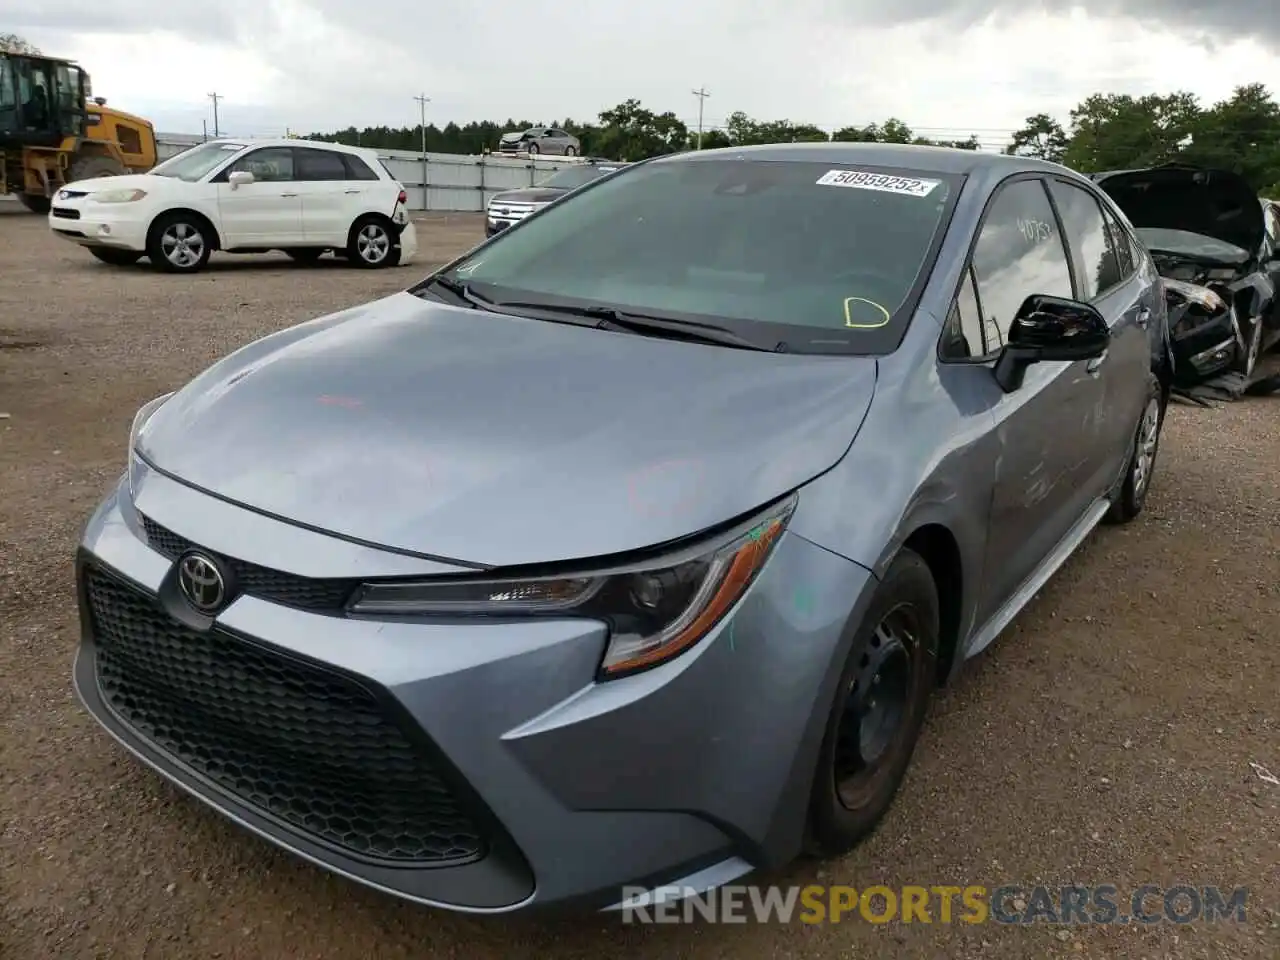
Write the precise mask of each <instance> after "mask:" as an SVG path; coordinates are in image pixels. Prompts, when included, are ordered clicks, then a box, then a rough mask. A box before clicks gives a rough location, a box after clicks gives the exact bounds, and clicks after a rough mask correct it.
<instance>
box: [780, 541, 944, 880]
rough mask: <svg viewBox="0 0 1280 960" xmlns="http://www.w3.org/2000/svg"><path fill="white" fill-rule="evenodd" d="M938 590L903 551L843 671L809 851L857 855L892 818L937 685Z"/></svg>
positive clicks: (916, 559)
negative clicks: (887, 818)
mask: <svg viewBox="0 0 1280 960" xmlns="http://www.w3.org/2000/svg"><path fill="white" fill-rule="evenodd" d="M939 622H940V617H939V604H938V588H937V585H936V584H935V583H934V580H933V575H932V574H931V573H930V572H929V566H928V564H926V563H925V562H924V560H923V559H922V558H921V557H920V555H919V554H917V553H916V552H915V551H914V550H910V549H905V548H904V549H903V550H902V552H901V553H899V554H898V556H897V557H896V558H894V561H893V563H892V564H890V566H889V569H888V571H886V573H885V576H884V579H883V580H881V582H880V585H879V586H878V587H877V588H876V592H875V596H874V597H873V598H872V601H871V606H870V607H869V608H868V610H867V614H866V617H865V618H864V619H863V621H862V624H861V625H860V626H859V627H858V631H857V633H856V634H855V635H854V638H853V645H852V646H851V647H850V650H849V657H848V660H847V661H846V662H845V665H844V669H843V671H842V672H841V676H840V683H839V686H838V687H837V689H836V698H835V702H834V703H833V704H832V706H831V713H830V715H829V716H828V718H827V729H826V733H825V734H824V736H823V739H822V749H821V752H820V753H819V756H818V768H817V771H816V773H815V775H814V781H813V788H812V791H811V793H810V797H809V822H808V829H807V831H806V834H807V836H806V843H805V849H806V852H807V853H809V854H810V855H813V856H817V857H821V858H828V857H838V856H842V855H843V854H845V853H848V852H849V851H850V850H852V849H853V848H854V847H855V846H857V844H858V843H859V842H860V841H861V840H862V839H863V838H864V837H866V836H867V835H868V834H870V833H871V832H872V831H873V830H874V829H875V828H876V826H877V825H879V823H880V821H881V820H882V819H883V817H884V815H885V813H887V812H888V810H889V807H890V805H891V804H892V803H893V799H894V797H895V796H896V795H897V793H898V788H899V786H901V784H902V780H903V778H904V777H905V776H906V772H907V768H908V766H910V763H911V756H912V754H913V753H914V752H915V746H916V741H917V740H919V738H920V729H921V727H922V726H923V725H924V718H925V714H926V713H927V712H928V708H929V699H930V697H931V696H932V694H933V688H934V686H935V684H936V682H937V656H938V639H939V638H938V634H939V629H940V627H939Z"/></svg>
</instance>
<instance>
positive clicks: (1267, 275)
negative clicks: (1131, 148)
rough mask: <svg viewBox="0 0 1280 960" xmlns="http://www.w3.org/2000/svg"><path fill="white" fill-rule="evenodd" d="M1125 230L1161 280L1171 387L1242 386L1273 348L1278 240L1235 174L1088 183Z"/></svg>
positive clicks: (1180, 168)
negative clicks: (1111, 205) (1114, 209)
mask: <svg viewBox="0 0 1280 960" xmlns="http://www.w3.org/2000/svg"><path fill="white" fill-rule="evenodd" d="M1093 180H1094V182H1096V183H1097V184H1098V186H1099V187H1100V188H1101V189H1102V190H1103V191H1105V192H1106V193H1107V194H1108V195H1109V196H1110V197H1111V198H1112V199H1113V200H1114V201H1115V202H1116V205H1117V206H1118V207H1120V209H1121V210H1123V211H1124V214H1125V216H1126V217H1128V219H1129V222H1130V223H1132V224H1133V227H1134V230H1135V232H1136V233H1137V235H1138V238H1139V239H1140V240H1141V241H1142V242H1143V244H1144V245H1145V246H1146V247H1147V249H1148V250H1149V251H1150V253H1151V256H1152V259H1153V260H1154V261H1155V263H1156V268H1157V269H1158V270H1159V271H1160V274H1161V276H1163V277H1164V280H1165V298H1166V300H1167V301H1168V305H1169V330H1170V336H1171V338H1172V351H1173V357H1174V381H1175V384H1176V385H1177V386H1180V387H1182V388H1184V389H1186V388H1191V387H1194V386H1197V385H1200V384H1204V383H1206V382H1208V381H1215V380H1216V381H1220V382H1223V383H1230V384H1234V385H1235V387H1236V388H1237V389H1230V388H1225V389H1228V392H1231V393H1240V392H1243V391H1244V389H1246V388H1247V386H1248V383H1249V381H1250V378H1251V377H1252V376H1253V373H1254V367H1255V366H1256V365H1257V362H1258V358H1259V356H1261V355H1262V353H1263V352H1265V351H1266V350H1267V349H1268V348H1270V347H1271V346H1273V345H1274V344H1275V343H1276V342H1277V341H1280V296H1278V295H1277V286H1278V285H1280V237H1277V236H1273V235H1272V234H1271V232H1270V231H1269V230H1268V226H1269V221H1268V214H1269V211H1268V210H1267V208H1266V202H1265V201H1263V200H1262V199H1261V198H1259V196H1258V194H1257V191H1256V190H1254V189H1253V188H1252V187H1251V186H1249V184H1248V183H1247V182H1246V181H1245V180H1244V179H1243V178H1242V177H1240V176H1238V175H1237V174H1234V173H1231V172H1230V171H1227V170H1213V169H1205V168H1201V167H1193V166H1188V165H1185V164H1167V165H1165V166H1160V167H1151V168H1147V169H1143V170H1116V171H1109V172H1106V173H1097V174H1094V175H1093Z"/></svg>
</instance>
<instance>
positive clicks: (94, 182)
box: [63, 173, 173, 193]
mask: <svg viewBox="0 0 1280 960" xmlns="http://www.w3.org/2000/svg"><path fill="white" fill-rule="evenodd" d="M158 182H163V183H164V184H169V183H172V182H173V179H172V178H171V177H156V176H152V175H151V174H149V173H127V174H124V175H123V176H119V177H94V178H92V179H90V180H76V181H75V182H73V183H68V184H67V185H66V186H65V187H63V189H64V190H81V191H85V192H88V193H95V192H97V191H99V190H147V189H151V188H154V187H155V186H157V183H158Z"/></svg>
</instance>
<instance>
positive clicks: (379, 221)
mask: <svg viewBox="0 0 1280 960" xmlns="http://www.w3.org/2000/svg"><path fill="white" fill-rule="evenodd" d="M347 259H348V260H350V261H351V262H352V263H354V264H355V265H356V266H358V267H363V268H364V269H366V270H377V269H380V268H382V267H394V266H395V265H396V264H397V263H399V262H400V247H399V245H398V243H397V238H396V235H395V231H394V230H393V229H392V227H391V224H390V222H388V221H387V220H386V219H385V218H383V217H361V218H360V219H359V220H357V221H356V222H355V223H354V224H352V226H351V234H350V237H349V238H348V240H347Z"/></svg>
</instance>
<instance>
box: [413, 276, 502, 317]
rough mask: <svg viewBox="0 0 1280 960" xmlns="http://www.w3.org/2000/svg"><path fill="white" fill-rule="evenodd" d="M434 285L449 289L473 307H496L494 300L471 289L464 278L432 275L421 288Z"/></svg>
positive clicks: (482, 308)
mask: <svg viewBox="0 0 1280 960" xmlns="http://www.w3.org/2000/svg"><path fill="white" fill-rule="evenodd" d="M432 286H436V287H440V288H442V289H444V290H448V291H449V292H450V293H451V294H453V295H454V296H455V297H457V298H458V299H459V300H461V301H463V302H464V303H466V304H468V305H470V306H471V307H473V308H479V309H481V310H492V309H493V307H494V304H493V301H492V300H487V299H485V298H484V297H482V296H480V294H478V293H476V292H475V291H474V290H472V289H471V285H470V284H468V283H466V282H464V281H462V280H457V279H455V278H453V277H449V276H444V275H440V276H435V277H432V278H431V279H430V280H428V281H427V282H426V283H425V284H423V285H422V288H421V289H424V290H425V289H426V288H427V287H432Z"/></svg>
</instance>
